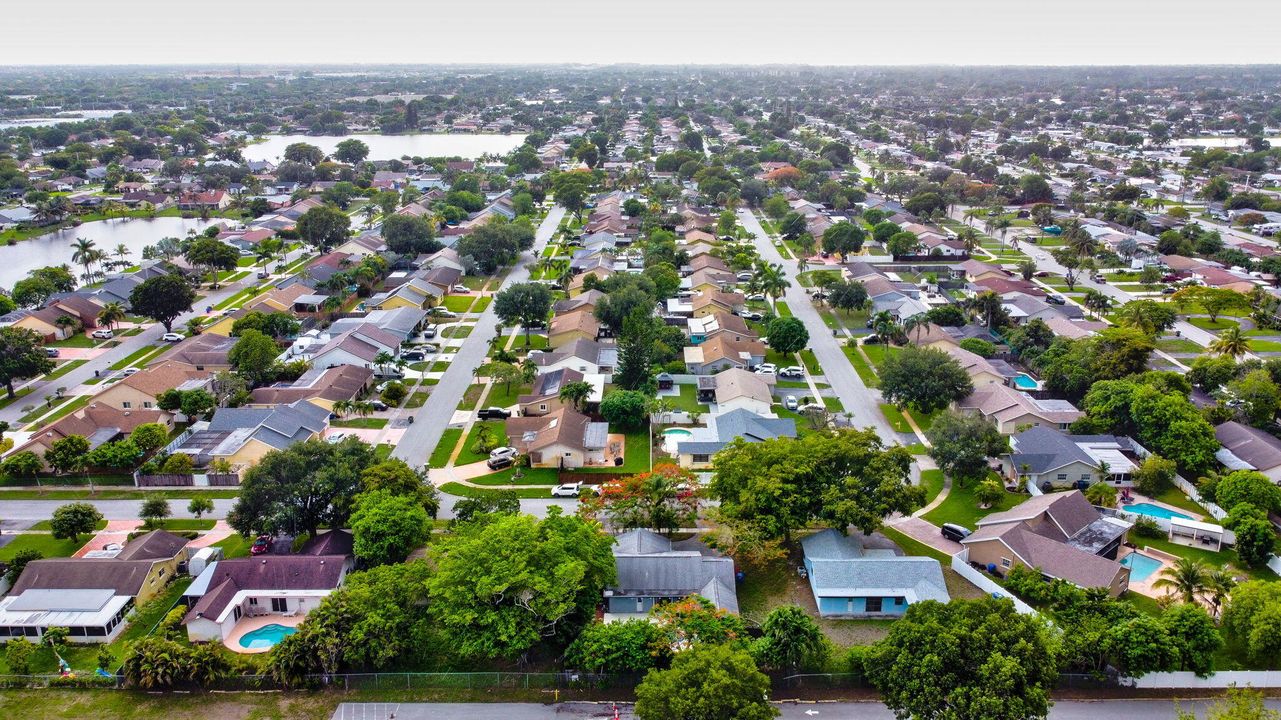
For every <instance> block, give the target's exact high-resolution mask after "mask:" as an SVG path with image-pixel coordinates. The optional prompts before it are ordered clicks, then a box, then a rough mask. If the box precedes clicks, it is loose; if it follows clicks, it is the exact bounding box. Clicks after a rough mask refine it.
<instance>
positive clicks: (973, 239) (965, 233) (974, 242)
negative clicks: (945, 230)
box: [956, 227, 982, 253]
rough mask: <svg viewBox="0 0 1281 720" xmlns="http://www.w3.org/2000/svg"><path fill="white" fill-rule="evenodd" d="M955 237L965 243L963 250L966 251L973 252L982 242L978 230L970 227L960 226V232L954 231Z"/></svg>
mask: <svg viewBox="0 0 1281 720" xmlns="http://www.w3.org/2000/svg"><path fill="white" fill-rule="evenodd" d="M956 237H957V239H958V240H960V241H961V242H962V243H964V244H965V252H967V253H972V252H974V251H975V249H977V248H978V246H979V245H981V244H982V242H981V241H980V240H979V231H978V230H975V229H974V228H972V227H963V228H961V230H960V232H958V233H956Z"/></svg>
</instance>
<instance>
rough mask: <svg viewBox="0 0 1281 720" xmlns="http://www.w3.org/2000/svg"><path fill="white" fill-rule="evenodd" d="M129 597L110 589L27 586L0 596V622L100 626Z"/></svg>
mask: <svg viewBox="0 0 1281 720" xmlns="http://www.w3.org/2000/svg"><path fill="white" fill-rule="evenodd" d="M130 600H132V598H130V597H129V596H127V595H116V594H115V591H114V590H110V589H91V590H27V591H26V592H24V593H22V594H21V595H18V596H15V597H8V598H5V599H4V600H0V626H4V627H15V626H26V627H103V626H105V625H106V624H107V623H108V622H111V619H112V618H114V617H115V616H116V615H117V614H119V613H120V611H121V610H123V609H124V608H125V606H126V605H128V604H129V601H130Z"/></svg>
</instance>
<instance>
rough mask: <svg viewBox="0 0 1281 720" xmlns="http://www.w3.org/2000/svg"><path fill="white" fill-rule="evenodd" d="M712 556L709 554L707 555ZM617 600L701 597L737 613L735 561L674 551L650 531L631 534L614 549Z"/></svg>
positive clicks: (699, 553)
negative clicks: (623, 597) (622, 597)
mask: <svg viewBox="0 0 1281 720" xmlns="http://www.w3.org/2000/svg"><path fill="white" fill-rule="evenodd" d="M708 552H710V551H708ZM614 564H615V567H616V568H617V571H618V580H617V582H616V583H615V585H614V586H613V587H611V588H610V591H612V593H613V594H614V595H616V596H620V595H621V596H626V597H658V598H673V597H685V596H687V595H702V596H703V597H705V598H707V599H708V600H709V601H711V602H712V603H713V604H715V605H716V606H717V607H719V608H722V609H724V610H728V611H730V612H735V613H736V612H738V596H737V594H736V592H735V589H734V561H733V560H732V559H730V558H727V557H721V556H718V555H710V554H704V553H703V552H701V551H700V550H697V549H690V550H675V549H673V548H672V543H671V541H670V540H668V539H667V538H664V537H663V536H661V535H659V534H658V533H655V532H653V531H651V530H643V529H641V530H631V531H629V532H627V533H624V534H622V535H620V536H619V538H618V544H616V545H615V546H614Z"/></svg>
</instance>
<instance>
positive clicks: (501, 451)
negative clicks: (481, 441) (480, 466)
mask: <svg viewBox="0 0 1281 720" xmlns="http://www.w3.org/2000/svg"><path fill="white" fill-rule="evenodd" d="M519 452H520V451H519V450H517V449H516V448H514V447H500V448H494V449H493V450H490V451H489V457H491V458H500V457H516V455H517V454H518V453H519Z"/></svg>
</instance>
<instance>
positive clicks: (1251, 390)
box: [1228, 370, 1281, 427]
mask: <svg viewBox="0 0 1281 720" xmlns="http://www.w3.org/2000/svg"><path fill="white" fill-rule="evenodd" d="M1228 391H1229V392H1230V393H1231V394H1232V396H1233V397H1235V398H1236V399H1237V400H1239V401H1240V402H1241V408H1240V410H1241V413H1242V414H1243V415H1244V416H1245V419H1246V421H1247V422H1249V423H1250V424H1251V425H1253V426H1255V427H1267V426H1269V425H1272V424H1273V422H1274V421H1275V419H1276V416H1277V411H1278V410H1281V387H1278V386H1277V384H1276V383H1275V382H1273V381H1272V375H1270V374H1269V373H1268V371H1267V370H1253V371H1251V372H1248V373H1246V374H1245V376H1244V377H1242V378H1240V379H1238V380H1235V381H1233V382H1230V383H1228Z"/></svg>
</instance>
